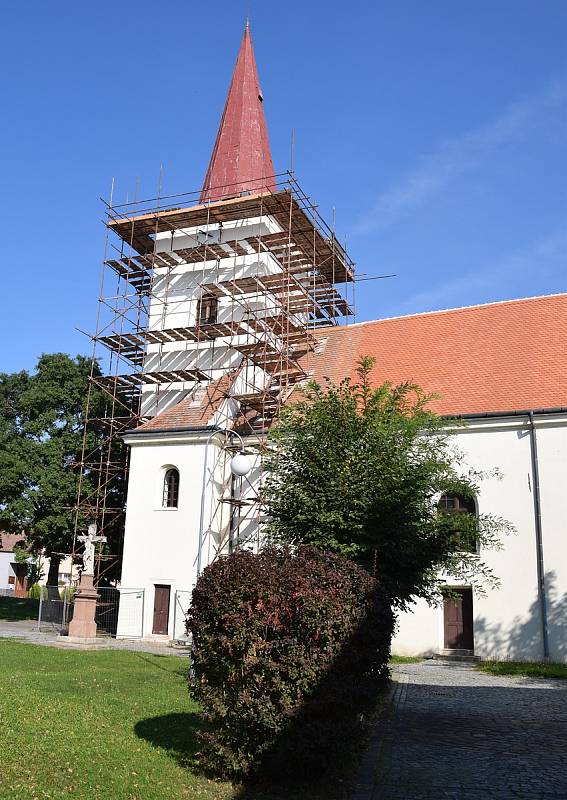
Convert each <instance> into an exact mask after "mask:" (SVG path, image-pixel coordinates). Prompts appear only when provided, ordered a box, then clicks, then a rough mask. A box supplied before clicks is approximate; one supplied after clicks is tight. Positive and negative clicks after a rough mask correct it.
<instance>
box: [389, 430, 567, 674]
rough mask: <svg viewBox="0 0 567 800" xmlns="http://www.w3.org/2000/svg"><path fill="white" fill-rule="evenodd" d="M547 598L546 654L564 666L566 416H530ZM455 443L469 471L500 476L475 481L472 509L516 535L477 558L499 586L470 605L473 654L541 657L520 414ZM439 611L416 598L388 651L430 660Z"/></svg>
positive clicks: (437, 638) (436, 644)
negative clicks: (505, 525) (497, 518)
mask: <svg viewBox="0 0 567 800" xmlns="http://www.w3.org/2000/svg"><path fill="white" fill-rule="evenodd" d="M536 435H537V445H538V455H539V471H540V494H541V505H542V533H543V551H544V563H545V572H546V590H547V600H548V603H547V604H548V635H549V643H550V656H551V657H552V658H553V659H555V660H561V661H567V620H566V615H567V536H566V529H565V525H566V520H567V498H566V492H565V486H566V478H567V419H566V418H565V417H562V416H559V415H558V416H549V417H548V416H544V415H542V416H540V417H536ZM455 440H456V443H457V446H458V447H459V449H460V450H461V451H462V452H464V453H465V455H466V463H467V464H468V466H470V467H472V468H474V469H477V470H482V471H485V472H489V471H491V470H493V469H494V468H495V467H496V468H498V470H499V472H500V478H497V477H495V476H491V477H487V478H486V479H484V480H483V481H482V483H481V488H480V494H479V497H478V510H479V513H481V514H493V515H496V516H500V517H504V518H505V519H507V520H509V521H510V522H511V523H512V524H513V525H514V526H515V528H516V533H515V534H512V535H510V536H507V537H505V540H504V542H503V544H504V547H503V549H502V550H499V551H494V550H489V551H485V552H483V553H482V557H483V559H484V560H485V561H486V563H487V564H488V565H489V566H490V567H492V569H493V570H494V572H495V574H496V575H497V576H498V578H499V579H500V582H501V585H500V587H499V588H498V589H494V590H490V591H488V593H487V594H486V596H484V597H483V596H479V595H477V594H475V597H474V600H473V614H474V645H475V654H476V655H479V656H481V657H482V658H495V659H521V660H540V659H541V658H542V656H543V639H542V623H541V611H540V603H539V597H538V585H537V560H536V528H535V514H534V495H533V489H534V480H533V470H532V458H531V449H530V434H529V423H528V419H527V417H518V418H515V419H513V418H507V419H492V420H488V419H485V420H477V421H470V422H469V423H468V425H467V427H466V429H464V430H462V431H460V432H459V433H458V434H457V435H456V436H455ZM443 646H444V641H443V608H442V607H440V606H439V607H433V608H432V607H430V606H428V605H427V604H426V603H424V602H422V601H420V602H418V603H416V604H415V606H414V610H413V611H411V612H406V613H402V614H400V616H399V619H398V632H397V634H396V636H395V638H394V641H393V645H392V650H393V652H394V653H396V654H398V655H431V654H433V653H439V652H441V650H442V649H443Z"/></svg>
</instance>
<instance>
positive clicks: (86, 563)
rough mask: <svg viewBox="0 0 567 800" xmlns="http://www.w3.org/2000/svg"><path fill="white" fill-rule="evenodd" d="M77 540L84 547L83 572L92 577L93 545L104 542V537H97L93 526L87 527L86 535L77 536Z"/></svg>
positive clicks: (94, 525)
mask: <svg viewBox="0 0 567 800" xmlns="http://www.w3.org/2000/svg"><path fill="white" fill-rule="evenodd" d="M78 539H79V541H80V542H83V543H84V545H85V552H84V553H83V572H84V573H85V574H86V575H94V559H95V544H96V543H97V542H106V536H97V535H96V524H93V525H89V532H88V533H87V535H86V536H79V537H78Z"/></svg>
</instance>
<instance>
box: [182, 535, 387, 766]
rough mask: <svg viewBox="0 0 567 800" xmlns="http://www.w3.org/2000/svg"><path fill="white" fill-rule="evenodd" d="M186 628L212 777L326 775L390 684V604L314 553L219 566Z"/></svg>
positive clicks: (370, 585)
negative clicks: (380, 692)
mask: <svg viewBox="0 0 567 800" xmlns="http://www.w3.org/2000/svg"><path fill="white" fill-rule="evenodd" d="M187 625H188V630H189V631H190V632H191V634H192V636H193V660H192V670H191V675H190V677H189V687H190V692H191V694H192V696H193V698H194V699H196V700H197V701H198V702H199V703H200V705H201V707H202V708H203V709H204V717H205V719H206V721H207V722H208V730H207V732H205V733H202V734H201V752H200V753H199V760H200V763H201V766H202V767H203V768H204V769H205V770H206V771H208V772H209V773H212V774H214V775H215V776H217V777H220V776H223V777H231V778H242V777H245V776H247V775H250V774H253V773H258V771H259V770H260V768H262V769H264V770H265V769H267V770H268V771H269V770H270V769H275V770H278V769H279V770H281V769H282V764H284V765H285V770H286V771H289V770H291V769H293V770H295V771H296V772H297V773H302V772H303V773H304V774H306V773H309V774H312V772H313V770H316V771H321V772H322V771H324V770H326V769H327V768H328V767H329V766H330V765H332V763H333V761H334V760H335V759H337V758H341V754H342V752H343V751H344V747H345V744H347V745H348V742H349V741H351V740H352V737H353V734H354V733H355V732H356V730H357V729H358V730H359V729H360V727H361V714H362V713H363V712H365V711H366V710H367V709H368V708H369V707H372V706H373V704H374V703H375V701H376V693H377V688H378V687H379V686H380V685H382V684H383V683H384V682H385V681H386V680H387V677H388V667H387V662H388V656H389V652H390V639H391V634H392V629H393V617H392V613H391V610H390V606H389V603H388V602H387V600H386V598H385V597H384V595H383V593H382V592H381V590H380V588H379V587H378V586H377V584H376V582H375V580H374V579H373V578H371V577H370V576H369V575H368V573H367V572H365V571H364V570H362V569H361V568H359V567H358V566H356V565H355V564H353V563H352V562H350V561H348V560H347V559H345V558H343V557H342V556H338V555H333V554H331V553H324V552H321V551H319V550H316V549H314V548H308V547H300V548H297V549H295V550H293V551H291V550H289V549H285V548H282V549H271V548H270V549H265V550H263V551H262V552H260V553H259V554H258V555H254V554H252V553H250V552H245V551H239V552H236V553H234V554H232V555H230V556H225V557H222V558H220V559H218V560H217V561H215V562H214V563H213V564H211V565H210V566H208V567H207V568H206V569H205V570H204V572H203V574H202V575H201V577H200V578H199V580H198V581H197V584H196V587H195V590H194V592H193V598H192V604H191V608H190V611H189V615H188V623H187ZM278 765H279V766H278Z"/></svg>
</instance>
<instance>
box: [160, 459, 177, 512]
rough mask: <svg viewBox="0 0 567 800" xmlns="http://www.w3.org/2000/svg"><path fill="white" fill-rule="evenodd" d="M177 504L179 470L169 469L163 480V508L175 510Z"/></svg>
mask: <svg viewBox="0 0 567 800" xmlns="http://www.w3.org/2000/svg"><path fill="white" fill-rule="evenodd" d="M178 502H179V470H177V469H175V467H171V468H170V469H168V470H167V471H166V473H165V477H164V479H163V500H162V506H163V507H164V508H177V505H178Z"/></svg>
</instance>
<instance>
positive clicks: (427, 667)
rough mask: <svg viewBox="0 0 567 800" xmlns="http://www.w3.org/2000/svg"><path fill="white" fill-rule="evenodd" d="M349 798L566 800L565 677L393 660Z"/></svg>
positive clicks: (566, 718) (377, 799) (360, 799)
mask: <svg viewBox="0 0 567 800" xmlns="http://www.w3.org/2000/svg"><path fill="white" fill-rule="evenodd" d="M393 679H394V681H395V684H394V690H393V696H392V706H393V707H392V709H391V711H390V712H387V713H386V714H385V716H384V717H383V718H382V720H381V722H380V723H379V725H378V727H377V730H376V734H375V737H374V739H373V741H372V742H371V747H370V750H369V753H368V755H367V758H366V763H365V765H364V766H363V771H362V773H361V784H360V785H359V787H358V789H357V791H356V792H355V797H356V800H453V799H454V800H457V799H458V800H490V798H497V800H567V682H566V681H552V680H542V679H532V678H516V677H514V678H513V677H506V678H503V677H496V676H492V675H487V674H485V673H482V672H477V671H475V670H474V668H473V667H471V666H468V665H462V664H448V663H446V662H441V663H439V662H433V661H432V662H423V663H421V664H404V665H399V666H398V667H396V668H395V670H394V673H393Z"/></svg>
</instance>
